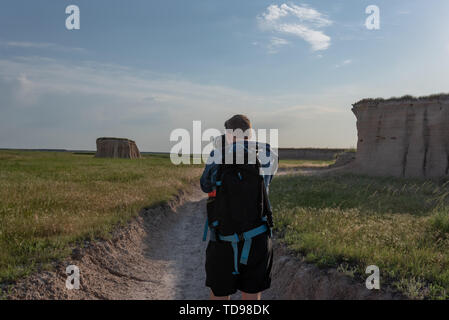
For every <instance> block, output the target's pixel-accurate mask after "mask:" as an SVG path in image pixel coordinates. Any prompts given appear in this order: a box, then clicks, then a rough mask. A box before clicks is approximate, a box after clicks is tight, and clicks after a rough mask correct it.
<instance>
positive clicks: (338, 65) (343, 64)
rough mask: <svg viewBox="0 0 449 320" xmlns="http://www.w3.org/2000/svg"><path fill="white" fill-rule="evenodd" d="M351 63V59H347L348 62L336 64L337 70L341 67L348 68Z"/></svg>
mask: <svg viewBox="0 0 449 320" xmlns="http://www.w3.org/2000/svg"><path fill="white" fill-rule="evenodd" d="M351 63H352V60H351V59H346V60H343V61H342V62H341V63H338V64H336V65H335V68H341V67H344V66H347V65H349V64H351Z"/></svg>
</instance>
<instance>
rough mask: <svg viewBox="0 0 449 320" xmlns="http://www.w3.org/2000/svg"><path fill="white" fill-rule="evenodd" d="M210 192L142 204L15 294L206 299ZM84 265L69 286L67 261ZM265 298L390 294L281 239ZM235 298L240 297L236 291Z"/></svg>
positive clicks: (16, 288) (24, 282)
mask: <svg viewBox="0 0 449 320" xmlns="http://www.w3.org/2000/svg"><path fill="white" fill-rule="evenodd" d="M205 201H206V199H205V195H204V194H202V193H201V192H200V190H199V189H194V190H193V191H192V192H191V193H190V194H189V195H188V196H186V195H182V196H180V197H178V198H177V200H176V201H173V202H172V203H171V204H170V205H166V206H162V207H158V208H152V209H147V210H142V211H141V213H140V215H139V216H138V217H137V218H136V219H134V220H133V221H132V222H130V223H129V225H128V226H126V227H124V228H121V229H120V230H117V231H116V232H115V234H114V235H113V237H112V239H111V240H108V241H99V242H95V243H93V244H89V245H88V246H87V247H86V248H83V249H75V250H74V251H73V254H72V256H71V258H70V259H67V260H66V261H64V262H60V263H57V264H55V266H54V267H55V268H54V271H44V272H38V273H36V274H34V275H32V276H30V277H28V278H25V279H23V280H21V281H19V282H18V283H17V284H16V285H14V287H13V288H12V290H11V291H10V293H9V295H8V298H10V299H207V298H208V295H209V290H208V288H206V287H205V271H204V256H205V247H206V242H203V241H202V240H201V238H202V233H203V224H204V220H205V215H206V212H205V207H206V203H205ZM72 264H73V265H76V266H78V267H79V270H80V288H79V290H75V289H73V290H68V289H66V280H67V274H66V267H67V266H68V265H72ZM263 297H264V298H265V299H391V298H392V297H393V296H392V295H391V294H390V293H388V292H372V291H369V290H367V289H366V288H365V286H364V283H363V284H361V283H356V282H355V281H354V280H353V279H351V278H350V277H348V276H346V275H344V274H342V273H339V272H337V271H336V270H335V269H328V270H321V269H318V268H317V267H315V266H313V265H310V264H307V263H304V262H303V261H302V260H301V259H299V258H295V257H293V256H292V255H290V254H289V253H288V252H287V251H286V249H285V248H283V247H282V246H281V245H279V244H276V241H275V261H274V267H273V283H272V288H271V289H269V290H267V291H266V292H264V295H263ZM233 298H238V296H234V297H233Z"/></svg>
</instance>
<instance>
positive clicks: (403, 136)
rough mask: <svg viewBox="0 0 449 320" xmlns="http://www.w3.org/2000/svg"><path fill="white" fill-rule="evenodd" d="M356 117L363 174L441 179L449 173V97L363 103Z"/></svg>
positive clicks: (357, 166)
mask: <svg viewBox="0 0 449 320" xmlns="http://www.w3.org/2000/svg"><path fill="white" fill-rule="evenodd" d="M352 111H353V112H354V114H355V116H356V117H357V131H358V142H357V155H356V160H355V162H354V167H353V169H354V170H355V171H356V172H359V173H366V174H372V175H384V176H397V177H424V178H438V177H445V176H448V173H449V95H436V96H429V97H420V98H413V97H403V98H398V99H394V98H393V99H389V100H382V99H376V100H362V101H360V102H358V103H356V104H354V105H353V109H352Z"/></svg>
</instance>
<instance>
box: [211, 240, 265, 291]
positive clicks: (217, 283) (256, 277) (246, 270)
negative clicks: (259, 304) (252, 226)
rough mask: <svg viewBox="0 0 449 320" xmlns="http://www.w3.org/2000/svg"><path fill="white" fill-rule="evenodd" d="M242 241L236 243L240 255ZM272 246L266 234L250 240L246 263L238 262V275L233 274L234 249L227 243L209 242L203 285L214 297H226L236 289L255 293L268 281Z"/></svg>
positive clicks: (263, 288) (261, 289) (263, 287)
mask: <svg viewBox="0 0 449 320" xmlns="http://www.w3.org/2000/svg"><path fill="white" fill-rule="evenodd" d="M242 247H243V241H240V242H239V243H238V248H239V254H238V258H239V260H240V255H241V253H242ZM272 264H273V246H272V243H271V238H270V237H269V236H268V234H267V233H263V234H260V235H258V236H256V237H254V238H253V239H252V244H251V250H250V252H249V257H248V264H246V265H244V264H240V263H239V265H238V271H239V274H238V275H234V274H233V272H234V251H233V250H232V245H231V243H230V242H225V241H209V244H208V245H207V249H206V286H208V287H210V288H211V290H212V292H213V293H214V295H215V296H217V297H220V296H228V295H231V294H234V293H235V292H236V291H237V290H240V291H243V292H246V293H258V292H261V291H263V290H266V289H268V288H269V287H270V284H271V266H272Z"/></svg>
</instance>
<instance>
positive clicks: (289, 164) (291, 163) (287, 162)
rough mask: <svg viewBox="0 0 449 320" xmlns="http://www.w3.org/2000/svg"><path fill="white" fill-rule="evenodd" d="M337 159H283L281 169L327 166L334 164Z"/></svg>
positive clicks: (280, 162)
mask: <svg viewBox="0 0 449 320" xmlns="http://www.w3.org/2000/svg"><path fill="white" fill-rule="evenodd" d="M334 162H335V160H300V159H281V160H280V161H279V168H280V169H294V168H314V167H317V168H319V167H327V166H329V165H331V164H333V163H334Z"/></svg>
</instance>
